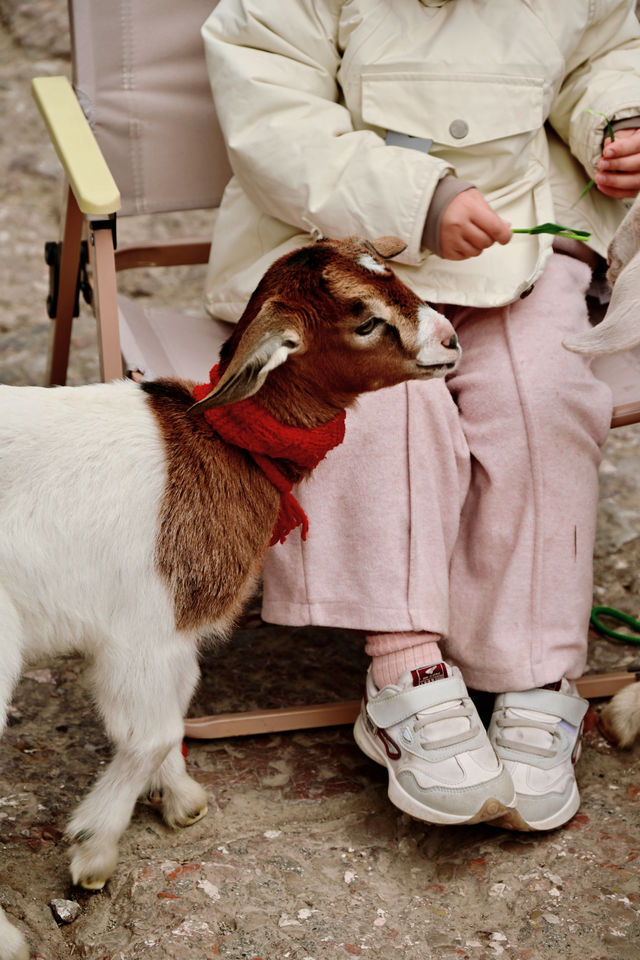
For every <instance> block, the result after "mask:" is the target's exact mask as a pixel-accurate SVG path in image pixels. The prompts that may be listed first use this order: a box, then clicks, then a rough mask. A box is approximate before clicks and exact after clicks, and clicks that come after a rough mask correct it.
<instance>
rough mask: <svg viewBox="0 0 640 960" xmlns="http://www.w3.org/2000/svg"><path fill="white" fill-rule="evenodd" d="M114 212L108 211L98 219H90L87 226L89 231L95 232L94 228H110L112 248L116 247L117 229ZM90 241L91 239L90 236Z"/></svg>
mask: <svg viewBox="0 0 640 960" xmlns="http://www.w3.org/2000/svg"><path fill="white" fill-rule="evenodd" d="M116 223H117V221H116V214H115V213H110V214H109V215H108V216H106V217H101V218H100V219H99V220H90V221H89V227H90V229H91V233H95V231H96V230H111V238H112V240H113V249H114V250H117V249H118V230H117V226H116ZM90 239H91V243H93V239H92V238H91V237H90Z"/></svg>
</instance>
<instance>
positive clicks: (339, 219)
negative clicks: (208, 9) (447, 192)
mask: <svg viewBox="0 0 640 960" xmlns="http://www.w3.org/2000/svg"><path fill="white" fill-rule="evenodd" d="M342 6H343V4H342V3H341V2H339V0H278V2H277V3H276V2H274V3H270V2H269V3H265V2H264V0H262V2H261V0H222V2H221V3H220V4H219V5H218V7H216V9H215V11H214V13H213V14H212V15H211V16H210V17H209V19H208V20H207V21H206V23H205V24H204V26H203V30H202V33H203V38H204V42H205V49H206V54H207V63H208V69H209V76H210V79H211V87H212V90H213V95H214V100H215V105H216V110H217V113H218V116H219V119H220V125H221V127H222V131H223V133H224V136H225V140H226V143H227V149H228V153H229V159H230V162H231V166H232V169H233V172H234V174H235V176H236V177H237V179H238V181H239V183H240V185H241V186H242V188H243V190H244V191H245V193H246V194H247V195H248V197H249V198H250V199H251V200H252V202H253V203H254V204H256V205H257V206H258V208H259V209H261V210H263V211H264V212H265V213H267V214H269V215H270V216H272V217H276V218H277V219H279V220H282V221H284V222H286V223H289V224H291V225H293V226H296V227H298V228H300V229H301V230H304V231H309V230H311V229H313V228H316V229H318V230H319V231H321V232H322V233H323V234H325V235H327V236H331V235H346V234H358V235H361V236H365V237H369V238H371V239H373V238H375V237H377V236H383V235H385V234H391V235H395V236H399V237H401V238H402V239H403V240H404V241H405V242H406V243H407V244H408V248H407V250H406V251H405V253H404V254H403V255H401V256H400V257H399V258H398V259H399V260H403V261H404V262H405V263H417V262H419V261H420V259H421V252H420V244H421V237H422V231H423V227H424V223H425V219H426V214H427V210H428V207H429V204H430V201H431V197H432V195H433V192H434V190H435V188H436V186H437V184H438V182H439V180H440V179H441V178H442V177H444V176H445V175H446V174H448V173H451V172H452V171H451V168H450V167H449V166H448V165H447V164H446V163H445V162H444V161H442V160H439V159H436V158H434V157H431V156H428V155H426V154H424V153H421V152H419V151H416V150H412V149H406V148H403V147H396V146H388V145H386V144H385V142H384V140H383V139H382V138H381V137H380V136H379V135H378V134H377V133H375V132H373V131H371V130H356V129H354V126H353V123H352V118H351V115H350V113H349V111H348V109H347V108H346V107H345V106H344V105H343V104H342V102H341V91H340V88H339V84H338V81H337V75H338V70H339V67H340V62H341V51H340V49H339V43H338V32H339V23H340V10H341V8H342Z"/></svg>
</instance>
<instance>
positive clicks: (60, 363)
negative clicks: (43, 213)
mask: <svg viewBox="0 0 640 960" xmlns="http://www.w3.org/2000/svg"><path fill="white" fill-rule="evenodd" d="M83 228H84V215H83V214H82V213H81V211H80V208H79V207H78V204H77V201H76V198H75V197H74V195H73V192H72V191H71V189H70V188H69V189H68V190H67V202H66V212H65V219H64V230H63V236H62V252H61V256H60V273H59V281H58V302H57V306H56V315H55V317H54V318H53V319H52V321H51V336H50V339H49V356H48V360H47V385H48V386H50V387H53V386H64V384H65V383H66V381H67V367H68V365H69V346H70V343H71V327H72V324H73V315H74V307H75V300H76V286H77V282H78V267H79V265H80V245H81V242H82V231H83Z"/></svg>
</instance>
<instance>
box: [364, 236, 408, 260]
mask: <svg viewBox="0 0 640 960" xmlns="http://www.w3.org/2000/svg"><path fill="white" fill-rule="evenodd" d="M371 246H372V247H373V249H374V251H375V252H376V253H377V254H378V256H379V257H382V259H383V260H390V259H391V257H397V256H398V254H399V253H402V251H403V250H406V249H407V245H406V243H405V242H404V240H401V239H400V238H399V237H378V239H377V240H374V241H373V242H372V243H371Z"/></svg>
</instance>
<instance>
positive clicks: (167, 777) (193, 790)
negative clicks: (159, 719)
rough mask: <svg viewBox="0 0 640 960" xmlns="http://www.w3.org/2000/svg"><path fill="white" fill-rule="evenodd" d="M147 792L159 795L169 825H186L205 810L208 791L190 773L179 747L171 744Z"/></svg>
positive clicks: (198, 817)
mask: <svg viewBox="0 0 640 960" xmlns="http://www.w3.org/2000/svg"><path fill="white" fill-rule="evenodd" d="M149 793H150V794H151V795H152V796H153V795H158V796H160V798H161V800H162V816H163V818H164V821H165V823H166V824H167V826H169V827H189V826H191V824H192V823H196V822H197V821H198V820H201V819H202V817H204V815H205V813H206V812H207V795H206V793H205V791H204V790H203V789H202V787H201V786H200V784H199V783H196V781H195V780H194V779H193V778H192V777H190V776H189V774H188V773H187V770H186V765H185V762H184V757H183V755H182V750H181V748H180V747H173V748H172V749H171V750H170V751H169V753H168V754H167V756H166V759H165V760H164V762H163V763H162V765H161V767H160V769H159V770H158V772H157V773H156V774H155V775H154V777H153V779H152V781H151V784H150V787H149Z"/></svg>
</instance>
